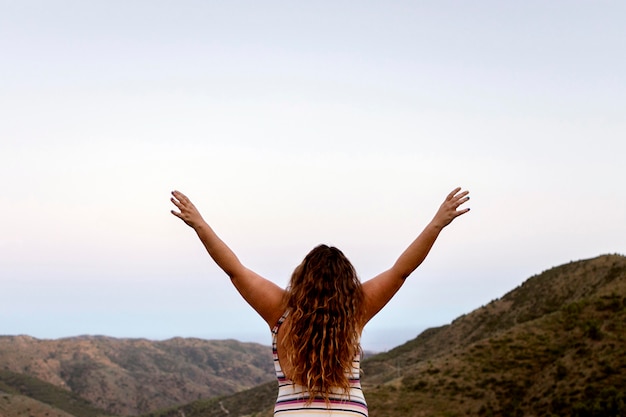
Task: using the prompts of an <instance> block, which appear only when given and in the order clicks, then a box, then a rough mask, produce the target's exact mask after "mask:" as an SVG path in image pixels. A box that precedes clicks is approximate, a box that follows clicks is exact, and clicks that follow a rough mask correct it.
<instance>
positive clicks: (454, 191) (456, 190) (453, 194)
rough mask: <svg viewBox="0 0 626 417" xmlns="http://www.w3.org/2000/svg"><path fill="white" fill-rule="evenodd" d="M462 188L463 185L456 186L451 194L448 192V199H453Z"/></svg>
mask: <svg viewBox="0 0 626 417" xmlns="http://www.w3.org/2000/svg"><path fill="white" fill-rule="evenodd" d="M460 190H461V187H456V188H455V189H454V190H452V191H451V192H450V194H448V196H447V197H446V200H451V199H452V198H453V197H454V196H455V195H456V193H458V192H459V191H460Z"/></svg>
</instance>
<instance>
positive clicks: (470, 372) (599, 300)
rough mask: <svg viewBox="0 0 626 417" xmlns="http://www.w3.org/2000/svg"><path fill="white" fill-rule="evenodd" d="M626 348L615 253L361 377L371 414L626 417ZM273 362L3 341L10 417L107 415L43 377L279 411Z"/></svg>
mask: <svg viewBox="0 0 626 417" xmlns="http://www.w3.org/2000/svg"><path fill="white" fill-rule="evenodd" d="M625 351H626V257H624V256H621V255H603V256H599V257H597V258H593V259H587V260H581V261H576V262H570V263H568V264H565V265H561V266H557V267H555V268H552V269H549V270H547V271H544V272H542V273H540V274H537V275H535V276H533V277H530V278H529V279H528V280H526V281H525V282H524V283H523V284H522V285H520V286H519V287H518V288H515V289H513V290H512V291H510V292H508V293H507V294H505V295H504V296H502V297H501V298H499V299H497V300H494V301H492V302H491V303H489V304H487V305H485V306H482V307H480V308H478V309H476V310H474V311H472V312H470V313H468V314H465V315H463V316H461V317H459V318H457V319H456V320H454V321H453V322H452V323H450V324H448V325H445V326H441V327H437V328H432V329H428V330H426V331H425V332H423V333H421V334H420V335H418V336H417V337H416V338H415V339H413V340H411V341H409V342H407V343H405V344H403V345H401V346H398V347H397V348H395V349H393V350H391V351H389V352H385V353H382V354H379V355H375V356H372V357H369V358H366V359H365V360H364V361H363V366H362V368H363V372H364V376H363V387H364V391H365V395H366V398H367V401H368V404H369V407H370V415H371V416H372V417H387V416H395V417H397V416H402V417H417V416H433V417H437V416H442V417H443V416H447V417H455V416H456V417H461V416H507V417H508V416H529V417H530V416H574V417H587V416H590V417H595V416H609V417H613V416H615V417H617V416H625V415H626V355H624V352H625ZM271 363H272V362H271V355H270V352H269V348H268V347H264V346H259V345H254V344H242V343H239V342H235V341H202V340H197V339H172V340H169V341H165V342H151V341H147V340H143V339H121V340H118V339H112V338H106V337H82V338H74V339H61V340H58V341H41V340H37V339H33V338H29V337H27V336H12V337H0V369H5V371H4V374H3V373H0V416H2V417H14V416H15V417H17V416H18V415H20V416H21V415H32V416H34V417H40V416H41V417H43V416H46V415H48V416H58V417H69V416H73V417H88V416H91V415H93V416H94V417H95V416H97V414H88V413H87V412H89V413H91V412H93V413H98V412H99V411H98V410H97V409H94V408H89V407H93V406H91V405H87V406H86V407H87V408H84V409H83V410H85V411H76V410H69V408H68V405H67V404H72V403H74V402H76V401H79V400H78V399H72V400H69V399H68V400H59V399H58V398H57V402H56V404H52V402H51V401H52V400H51V398H50V396H49V395H47V394H46V395H43V394H36V393H35V392H33V390H34V391H37V390H39V391H43V392H44V393H48V392H49V390H50V388H49V387H47V388H46V387H44V388H37V389H34V388H32V387H33V386H39V385H41V384H39V383H38V382H36V381H34V379H35V378H34V377H38V378H40V379H42V380H45V381H48V382H49V383H51V384H54V385H55V386H56V387H57V388H58V387H62V388H65V389H66V390H68V391H71V393H70V394H79V395H80V396H81V397H82V398H85V399H88V400H90V402H91V403H92V404H94V405H97V406H100V407H101V408H105V409H106V410H107V412H108V413H110V414H118V415H136V414H138V413H144V414H143V416H144V417H180V416H185V417H227V416H228V417H237V416H240V417H270V416H271V415H272V407H273V403H274V401H275V398H276V381H275V380H274V377H273V372H272V369H271V367H272V365H271ZM6 370H8V371H11V372H12V373H7V372H8V371H6ZM18 374H21V375H18ZM23 374H29V375H31V377H30V378H31V380H26V379H22V380H19V378H25V377H24V375H23ZM3 375H4V376H3ZM7 375H8V376H7ZM2 378H4V379H2ZM11 381H13V382H11ZM15 381H18V382H15ZM19 381H21V382H19ZM263 381H269V382H266V383H262V382H263ZM38 384H39V385H38ZM216 386H217V387H221V388H224V387H226V388H228V389H230V390H231V391H230V393H229V392H217V389H215V387H216ZM20 387H21V388H20ZM29 387H30V388H29ZM202 389H204V390H205V391H202V392H201V390H202ZM64 392H65V394H61V393H59V394H58V395H60V396H62V395H68V392H67V391H64ZM52 397H55V395H53V396H52ZM67 398H70V397H67ZM71 398H75V397H71ZM164 398H165V400H163V399H164ZM29 401H30V402H29ZM7 402H8V403H10V404H9V405H7ZM165 403H166V404H165ZM162 404H164V405H162ZM176 404H184V405H176ZM77 406H80V407H82V406H84V405H81V404H78V405H77ZM3 407H4V408H3ZM46 407H54V409H46ZM18 408H19V410H26V409H28V410H29V411H28V414H19V413H18V412H17V411H16V410H18ZM157 408H158V409H157ZM7 410H9V412H11V413H13V414H10V413H9V412H7ZM39 410H44V411H39ZM45 410H47V411H45ZM58 410H62V411H58ZM88 410H91V411H88ZM52 412H57V414H52ZM63 413H65V414H63Z"/></svg>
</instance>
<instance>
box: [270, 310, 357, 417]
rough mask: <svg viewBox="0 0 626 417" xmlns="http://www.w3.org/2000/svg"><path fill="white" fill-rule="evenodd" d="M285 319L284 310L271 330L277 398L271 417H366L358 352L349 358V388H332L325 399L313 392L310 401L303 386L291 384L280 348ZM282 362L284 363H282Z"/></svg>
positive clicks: (285, 360)
mask: <svg viewBox="0 0 626 417" xmlns="http://www.w3.org/2000/svg"><path fill="white" fill-rule="evenodd" d="M286 320H287V321H288V320H289V316H288V312H285V314H283V316H282V317H281V318H280V320H279V321H278V323H277V324H276V326H274V328H273V329H272V354H273V358H274V369H275V371H276V378H277V379H278V397H277V399H276V405H275V407H274V415H275V416H293V417H296V416H302V417H305V416H309V417H314V416H319V417H322V416H329V415H332V416H346V417H347V416H353V417H367V416H368V410H367V403H366V402H365V397H364V395H363V391H362V389H361V380H360V355H358V354H357V355H356V357H355V358H354V360H353V361H352V369H351V371H350V372H349V373H348V375H347V377H348V380H349V384H350V388H349V390H348V391H347V392H346V391H345V390H344V389H341V388H335V389H333V390H332V391H331V392H330V393H329V394H328V396H327V398H325V397H324V396H323V395H319V394H318V395H316V396H314V397H313V399H311V400H310V394H309V392H308V390H307V388H306V387H304V386H302V385H300V384H296V383H294V382H293V381H292V380H291V379H290V378H289V377H288V375H290V366H289V360H288V355H287V353H286V352H285V349H281V346H284V345H283V343H282V342H283V341H284V338H286V337H289V335H287V334H285V333H286V332H285V331H284V330H285V326H282V324H283V323H284V322H285V321H286ZM283 364H284V366H283Z"/></svg>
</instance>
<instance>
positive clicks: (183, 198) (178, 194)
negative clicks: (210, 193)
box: [172, 190, 189, 202]
mask: <svg viewBox="0 0 626 417" xmlns="http://www.w3.org/2000/svg"><path fill="white" fill-rule="evenodd" d="M172 195H173V196H174V197H176V198H177V199H178V200H180V201H184V202H187V201H189V198H187V196H186V195H185V194H183V193H181V192H180V191H178V190H174V191H172Z"/></svg>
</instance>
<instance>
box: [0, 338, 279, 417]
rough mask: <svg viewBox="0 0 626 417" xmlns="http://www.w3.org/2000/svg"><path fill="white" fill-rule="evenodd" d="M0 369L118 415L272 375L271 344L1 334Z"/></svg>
mask: <svg viewBox="0 0 626 417" xmlns="http://www.w3.org/2000/svg"><path fill="white" fill-rule="evenodd" d="M0 370H4V371H5V372H12V373H14V374H22V375H27V376H30V377H33V378H37V379H38V380H41V381H44V382H47V383H49V384H52V385H54V386H56V387H60V388H63V389H65V390H66V391H70V392H71V393H73V394H75V395H77V396H80V397H81V398H83V399H85V400H87V401H89V402H90V403H91V404H92V405H93V406H94V407H98V408H100V409H103V410H106V412H107V413H109V414H116V415H137V414H140V413H146V412H149V411H153V410H157V409H162V408H166V407H170V406H173V405H176V404H185V403H189V402H191V401H194V400H198V399H200V398H207V397H214V396H219V395H225V394H231V393H235V392H237V391H241V390H244V389H246V388H249V387H252V386H255V385H258V384H260V383H262V382H265V381H268V380H271V379H272V378H273V365H272V360H271V350H270V348H269V347H268V346H263V345H259V344H255V343H241V342H237V341H234V340H221V341H209V340H201V339H183V338H174V339H170V340H166V341H150V340H146V339H115V338H110V337H104V336H82V337H76V338H66V339H58V340H39V339H35V338H32V337H29V336H0ZM0 390H2V388H1V387H0ZM4 391H7V390H4ZM18 394H23V393H21V392H18ZM80 417H83V416H82V415H81V416H80Z"/></svg>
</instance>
